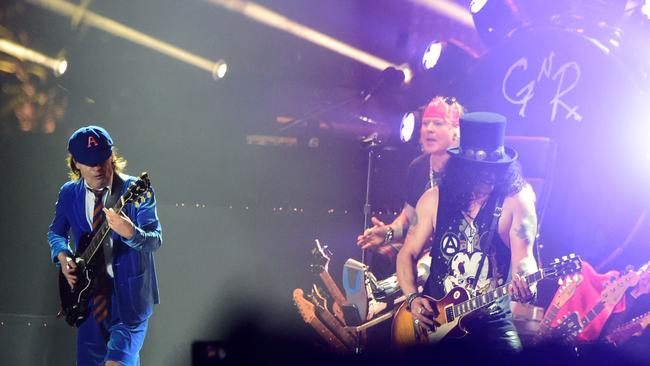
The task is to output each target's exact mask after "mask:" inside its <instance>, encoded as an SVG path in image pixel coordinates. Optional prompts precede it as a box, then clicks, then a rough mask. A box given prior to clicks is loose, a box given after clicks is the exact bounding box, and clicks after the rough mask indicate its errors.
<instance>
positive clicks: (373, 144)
mask: <svg viewBox="0 0 650 366" xmlns="http://www.w3.org/2000/svg"><path fill="white" fill-rule="evenodd" d="M362 142H363V143H364V144H365V145H366V148H367V149H368V172H367V175H366V201H365V202H364V204H363V230H366V228H367V227H368V223H369V222H370V214H371V213H372V206H371V205H370V188H371V185H370V184H371V182H372V169H373V160H374V156H375V151H376V150H377V147H378V146H379V144H380V143H381V141H380V140H379V134H377V133H376V132H375V133H372V134H370V135H369V136H367V137H365V138H364V139H363V140H362ZM371 254H372V252H368V257H370V255H371ZM361 263H363V264H366V250H365V249H362V250H361Z"/></svg>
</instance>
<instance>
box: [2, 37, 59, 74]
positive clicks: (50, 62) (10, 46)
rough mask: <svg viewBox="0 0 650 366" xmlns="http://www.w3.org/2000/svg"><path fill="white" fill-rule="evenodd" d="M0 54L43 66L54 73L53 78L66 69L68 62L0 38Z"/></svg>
mask: <svg viewBox="0 0 650 366" xmlns="http://www.w3.org/2000/svg"><path fill="white" fill-rule="evenodd" d="M0 52H4V53H7V54H9V55H11V56H13V57H15V58H17V59H19V60H22V61H29V62H33V63H36V64H39V65H43V66H45V67H47V68H49V69H52V70H53V71H54V75H55V76H61V75H63V73H65V70H66V69H67V68H68V62H67V61H66V60H65V59H62V58H59V59H54V58H52V57H48V56H45V55H44V54H42V53H40V52H38V51H35V50H33V49H31V48H27V47H25V46H22V45H19V44H17V43H14V42H12V41H9V40H7V39H4V38H0Z"/></svg>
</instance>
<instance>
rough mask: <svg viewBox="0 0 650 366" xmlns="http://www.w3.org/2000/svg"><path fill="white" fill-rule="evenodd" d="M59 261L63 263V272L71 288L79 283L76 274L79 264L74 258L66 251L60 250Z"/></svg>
mask: <svg viewBox="0 0 650 366" xmlns="http://www.w3.org/2000/svg"><path fill="white" fill-rule="evenodd" d="M57 258H58V259H59V263H61V273H63V275H64V276H65V279H66V280H68V284H69V285H70V288H73V287H74V285H75V283H77V276H75V274H74V273H75V271H76V270H77V264H76V263H75V262H74V260H73V259H72V258H70V257H68V256H67V255H66V254H65V252H60V253H59V254H58V255H57Z"/></svg>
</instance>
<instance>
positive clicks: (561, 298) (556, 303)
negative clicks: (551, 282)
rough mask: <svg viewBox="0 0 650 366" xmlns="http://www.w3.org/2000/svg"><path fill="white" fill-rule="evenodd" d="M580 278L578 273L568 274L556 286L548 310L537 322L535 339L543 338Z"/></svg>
mask: <svg viewBox="0 0 650 366" xmlns="http://www.w3.org/2000/svg"><path fill="white" fill-rule="evenodd" d="M582 279H583V277H582V275H580V274H576V275H573V276H568V277H567V278H566V279H565V280H564V283H563V284H562V286H560V288H558V290H557V292H556V294H555V296H554V297H553V301H551V304H550V305H549V307H548V310H547V311H546V314H545V315H544V319H542V322H541V323H540V324H539V330H538V331H537V335H536V336H535V340H536V341H538V340H539V339H541V338H543V337H544V336H545V335H546V334H547V333H548V332H549V330H550V329H551V325H552V321H553V319H555V317H556V316H557V313H558V312H559V311H560V308H561V307H562V306H564V304H566V302H567V301H569V299H570V298H571V297H572V296H573V294H574V293H575V292H576V288H577V287H578V286H579V285H580V283H582Z"/></svg>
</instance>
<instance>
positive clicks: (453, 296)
mask: <svg viewBox="0 0 650 366" xmlns="http://www.w3.org/2000/svg"><path fill="white" fill-rule="evenodd" d="M581 263H582V262H581V260H580V257H578V256H576V255H575V254H571V255H570V256H568V257H562V259H561V260H560V259H556V260H555V261H554V262H553V263H551V265H550V266H549V267H548V268H545V269H542V270H540V271H538V272H535V273H533V274H531V275H528V276H526V277H525V280H526V281H527V283H529V284H533V283H536V282H538V281H540V280H541V279H543V278H558V277H563V276H566V275H569V274H573V273H575V272H578V271H579V270H580V268H581ZM508 286H509V284H505V285H503V286H500V287H497V288H496V289H494V290H490V291H488V292H487V293H485V294H481V295H477V296H475V297H470V296H469V293H468V292H467V290H466V289H464V288H462V287H456V288H453V289H451V291H449V293H447V295H445V296H444V297H443V298H442V299H440V300H437V299H434V298H432V297H430V296H424V297H426V298H427V299H428V300H429V301H430V303H431V305H432V306H433V308H434V311H435V310H437V315H436V316H435V317H434V318H433V320H434V321H435V322H437V323H438V324H439V325H438V326H437V327H435V328H434V329H433V330H426V331H424V330H422V329H421V328H420V327H419V326H418V325H415V324H414V320H413V319H414V318H413V315H412V314H411V312H410V311H409V310H407V309H406V304H402V305H401V306H400V308H399V310H397V313H396V314H395V318H394V319H393V332H392V338H393V343H394V344H396V345H398V346H406V345H412V344H418V343H427V342H428V343H437V342H439V341H441V340H442V339H443V338H446V337H454V338H458V337H462V336H464V335H466V334H467V331H466V330H465V329H463V327H462V325H461V324H460V320H461V319H462V318H463V317H464V316H465V315H468V314H470V313H472V312H473V311H476V310H478V309H481V308H483V307H485V306H487V305H489V304H491V303H493V302H495V301H497V300H500V299H502V298H504V297H506V296H508Z"/></svg>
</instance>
